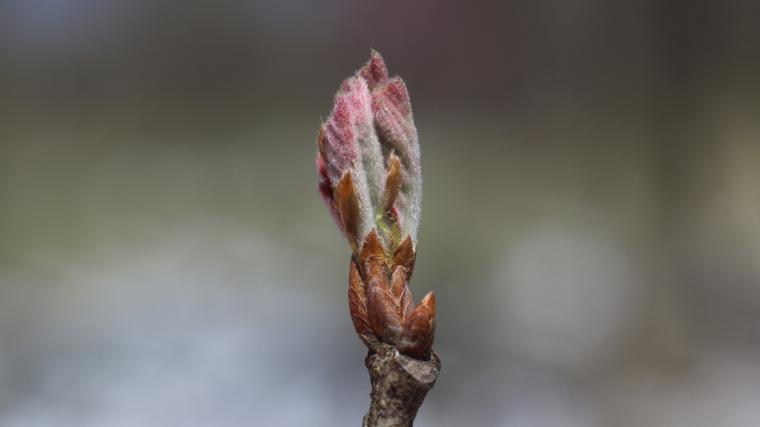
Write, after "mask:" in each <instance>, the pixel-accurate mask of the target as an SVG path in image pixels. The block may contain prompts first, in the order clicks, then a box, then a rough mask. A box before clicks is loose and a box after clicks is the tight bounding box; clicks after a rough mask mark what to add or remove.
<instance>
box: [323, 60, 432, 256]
mask: <svg viewBox="0 0 760 427" xmlns="http://www.w3.org/2000/svg"><path fill="white" fill-rule="evenodd" d="M317 141H318V148H319V149H318V154H317V170H318V172H319V176H320V183H319V190H320V193H321V194H322V197H323V198H324V199H325V201H326V203H327V204H328V206H329V207H330V209H331V212H332V213H333V215H334V216H335V215H339V214H340V212H335V210H334V209H333V206H334V205H335V202H336V201H337V199H336V197H337V195H338V194H337V187H338V185H339V184H340V182H341V180H342V179H343V178H344V177H345V176H346V175H348V174H350V175H351V178H352V180H353V183H354V193H355V195H356V200H357V204H358V206H359V208H358V213H359V215H358V218H356V221H355V222H353V223H352V225H353V226H354V230H352V231H354V232H355V233H354V234H348V232H347V230H346V229H345V228H344V229H343V231H344V232H346V236H347V238H348V239H349V244H350V245H351V249H352V250H353V251H354V254H356V251H357V250H358V249H360V248H359V247H357V244H358V243H360V242H363V241H364V239H365V238H366V237H367V235H368V234H369V232H370V230H372V229H375V230H376V232H377V233H378V237H379V240H380V242H381V243H382V244H383V245H384V246H385V249H386V251H387V252H388V253H393V252H394V251H395V249H396V246H397V245H398V244H399V243H400V242H401V241H402V240H403V239H405V238H406V237H410V238H411V240H412V247H414V242H415V241H416V238H417V228H418V225H419V216H420V208H421V204H422V176H421V168H420V149H419V144H418V141H417V130H416V128H415V126H414V119H413V118H412V107H411V104H410V102H409V93H408V92H407V89H406V85H405V84H404V82H403V80H401V78H399V77H392V78H389V77H388V69H387V67H386V65H385V62H384V61H383V58H382V57H381V56H380V54H379V53H378V52H377V51H374V50H373V51H372V53H371V55H370V60H369V61H368V62H367V64H365V65H364V66H363V67H362V68H361V69H359V70H358V71H357V72H356V74H355V75H354V76H351V77H349V78H348V79H346V80H345V81H344V82H343V84H342V85H341V86H340V89H339V90H338V93H337V94H336V95H335V101H334V105H333V109H332V112H331V113H330V116H329V117H328V118H327V120H326V121H325V122H324V123H323V124H322V126H321V127H320V130H319V136H318V139H317ZM338 223H339V224H343V223H342V222H341V221H338Z"/></svg>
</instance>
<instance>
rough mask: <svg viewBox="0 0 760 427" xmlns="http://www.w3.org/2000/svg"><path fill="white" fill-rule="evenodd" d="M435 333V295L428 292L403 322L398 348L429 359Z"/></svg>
mask: <svg viewBox="0 0 760 427" xmlns="http://www.w3.org/2000/svg"><path fill="white" fill-rule="evenodd" d="M434 334H435V295H434V294H433V292H429V293H428V294H427V295H425V297H424V298H423V299H422V301H421V302H420V304H419V305H418V306H417V307H415V308H414V310H412V313H411V314H410V315H409V317H408V318H407V319H406V321H405V322H404V329H403V331H402V332H401V340H400V342H399V345H398V350H399V351H400V352H401V353H403V354H406V355H408V356H411V357H414V358H416V359H420V360H428V359H430V355H431V352H432V349H433V335H434Z"/></svg>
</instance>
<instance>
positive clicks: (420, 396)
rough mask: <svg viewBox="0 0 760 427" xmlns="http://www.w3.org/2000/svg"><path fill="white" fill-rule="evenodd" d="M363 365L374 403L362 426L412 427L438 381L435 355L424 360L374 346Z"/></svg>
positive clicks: (384, 347) (438, 367)
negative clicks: (366, 372) (428, 394)
mask: <svg viewBox="0 0 760 427" xmlns="http://www.w3.org/2000/svg"><path fill="white" fill-rule="evenodd" d="M364 363H365V365H366V366H367V370H368V371H369V376H370V380H371V382H372V392H371V394H370V397H371V398H372V402H371V404H370V407H369V411H367V415H365V416H364V422H363V423H362V427H411V426H412V425H413V423H414V418H415V417H416V416H417V410H418V409H419V408H420V405H422V401H423V400H425V396H426V395H427V393H428V391H430V389H431V388H433V385H435V380H436V379H437V378H438V373H439V372H440V370H441V361H440V360H439V359H438V356H437V355H436V354H435V353H433V354H432V356H431V357H430V360H427V361H423V360H418V359H415V358H412V357H409V356H405V355H403V354H400V353H399V352H398V350H396V348H395V347H393V346H391V345H388V344H385V343H373V345H371V346H370V350H369V353H368V354H367V358H366V359H365V361H364Z"/></svg>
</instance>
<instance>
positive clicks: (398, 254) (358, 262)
mask: <svg viewBox="0 0 760 427" xmlns="http://www.w3.org/2000/svg"><path fill="white" fill-rule="evenodd" d="M408 240H409V239H407V240H405V242H407V241H408ZM410 248H411V243H410V242H407V243H402V244H400V245H399V246H398V247H397V248H396V249H395V251H394V253H393V255H392V256H388V255H387V254H386V252H385V250H384V248H383V247H382V245H381V244H380V240H379V238H378V237H377V233H376V231H375V230H372V231H370V233H369V234H368V235H367V238H366V239H365V240H364V243H363V245H362V247H361V249H360V251H359V256H358V258H357V257H354V258H353V259H352V261H351V272H350V275H349V287H348V302H349V304H348V306H349V311H350V313H351V319H352V321H353V323H354V328H355V329H356V333H357V334H359V336H360V337H361V338H362V340H363V341H365V342H368V341H371V340H378V341H382V342H385V343H387V344H391V345H394V346H397V348H398V350H399V351H400V352H401V353H404V354H407V355H409V356H412V357H415V358H418V359H422V360H428V359H429V358H430V354H431V351H432V346H433V333H434V330H435V297H434V295H433V293H432V292H430V293H428V295H427V296H425V298H423V300H422V301H421V302H420V304H419V305H418V306H417V307H414V302H413V298H412V291H411V289H409V284H408V280H409V279H408V278H409V277H410V270H409V269H410V268H411V267H413V266H414V258H415V252H414V250H413V249H410Z"/></svg>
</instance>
